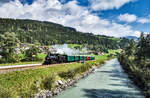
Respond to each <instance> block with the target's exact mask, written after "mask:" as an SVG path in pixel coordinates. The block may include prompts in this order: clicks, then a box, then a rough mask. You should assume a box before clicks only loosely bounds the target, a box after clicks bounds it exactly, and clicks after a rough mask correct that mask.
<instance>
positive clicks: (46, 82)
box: [41, 75, 55, 90]
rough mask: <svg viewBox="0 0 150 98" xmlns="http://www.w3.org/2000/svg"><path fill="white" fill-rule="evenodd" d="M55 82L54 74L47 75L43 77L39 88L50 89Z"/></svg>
mask: <svg viewBox="0 0 150 98" xmlns="http://www.w3.org/2000/svg"><path fill="white" fill-rule="evenodd" d="M54 82H55V76H54V75H48V76H47V77H45V78H44V79H43V80H42V82H41V88H42V89H48V90H51V89H52V85H53V83H54Z"/></svg>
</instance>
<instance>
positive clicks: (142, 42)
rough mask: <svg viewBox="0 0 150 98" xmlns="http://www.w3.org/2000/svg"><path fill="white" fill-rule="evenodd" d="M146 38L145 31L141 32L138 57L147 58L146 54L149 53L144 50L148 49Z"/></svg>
mask: <svg viewBox="0 0 150 98" xmlns="http://www.w3.org/2000/svg"><path fill="white" fill-rule="evenodd" d="M146 48H147V47H146V39H145V37H144V33H143V32H142V33H141V36H140V39H139V42H138V50H137V57H138V59H145V54H147V53H146V52H145V51H144V50H145V49H146Z"/></svg>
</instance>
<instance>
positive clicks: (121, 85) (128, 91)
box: [54, 59, 145, 98]
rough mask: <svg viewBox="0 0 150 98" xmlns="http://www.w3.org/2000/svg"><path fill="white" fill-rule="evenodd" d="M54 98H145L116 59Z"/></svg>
mask: <svg viewBox="0 0 150 98" xmlns="http://www.w3.org/2000/svg"><path fill="white" fill-rule="evenodd" d="M54 98H145V97H144V96H143V95H142V94H141V92H140V91H139V89H138V88H137V87H136V86H135V85H133V83H132V81H130V80H129V78H128V76H127V74H125V73H124V71H123V69H122V68H121V66H120V64H119V62H118V60H117V59H112V60H110V61H107V62H106V63H105V64H104V66H102V67H100V68H99V69H96V70H95V72H94V73H92V74H90V75H89V76H87V77H86V78H84V79H81V80H80V81H78V82H77V83H76V84H75V85H74V86H72V87H70V88H68V89H66V90H65V91H63V92H61V93H60V94H59V95H58V96H55V97H54Z"/></svg>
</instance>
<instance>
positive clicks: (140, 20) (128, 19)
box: [118, 13, 150, 24]
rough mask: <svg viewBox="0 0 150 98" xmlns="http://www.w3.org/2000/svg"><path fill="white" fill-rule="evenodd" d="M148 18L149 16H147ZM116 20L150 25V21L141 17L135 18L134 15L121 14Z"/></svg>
mask: <svg viewBox="0 0 150 98" xmlns="http://www.w3.org/2000/svg"><path fill="white" fill-rule="evenodd" d="M147 17H149V16H147ZM118 19H119V20H120V21H125V22H129V23H130V22H138V23H142V24H144V23H150V19H148V18H143V17H137V16H136V15H134V14H128V13H126V14H121V15H120V16H118Z"/></svg>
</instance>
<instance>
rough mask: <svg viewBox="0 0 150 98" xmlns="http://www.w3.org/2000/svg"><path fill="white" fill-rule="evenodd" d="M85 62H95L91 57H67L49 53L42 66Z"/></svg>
mask: <svg viewBox="0 0 150 98" xmlns="http://www.w3.org/2000/svg"><path fill="white" fill-rule="evenodd" d="M87 60H95V57H93V56H67V55H61V54H51V53H49V54H48V55H47V56H46V57H45V61H44V63H43V65H47V64H56V63H67V62H77V61H87Z"/></svg>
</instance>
